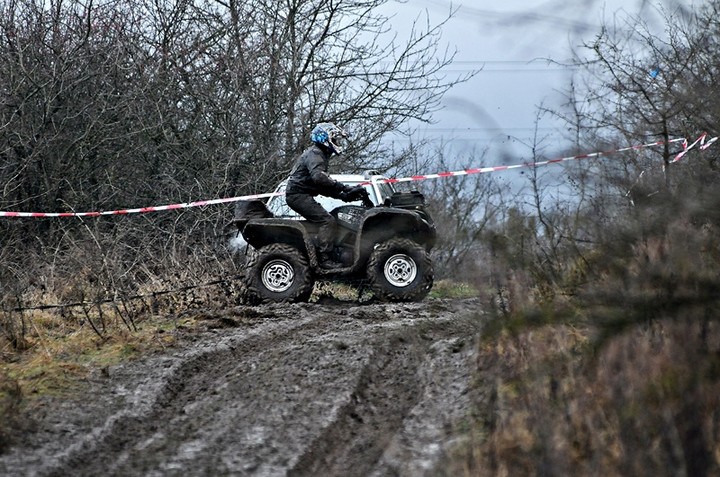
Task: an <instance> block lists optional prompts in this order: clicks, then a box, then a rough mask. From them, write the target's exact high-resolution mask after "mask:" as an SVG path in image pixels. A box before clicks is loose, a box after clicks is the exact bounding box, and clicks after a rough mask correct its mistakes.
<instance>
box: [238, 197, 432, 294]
mask: <svg viewBox="0 0 720 477" xmlns="http://www.w3.org/2000/svg"><path fill="white" fill-rule="evenodd" d="M330 213H331V214H332V215H333V217H335V219H336V221H337V234H336V239H335V241H334V249H333V251H332V258H333V260H334V261H336V262H338V263H340V264H341V265H342V266H341V267H340V268H330V269H326V268H322V267H321V266H320V265H319V263H318V254H317V252H316V235H317V226H316V225H314V224H312V223H310V222H307V221H305V220H293V219H286V218H276V217H274V216H273V214H272V213H271V212H270V210H269V209H268V208H267V207H266V205H265V204H264V203H263V202H261V201H241V202H238V203H237V205H236V207H235V218H234V223H235V224H236V226H237V228H238V231H239V233H241V234H242V236H243V238H244V239H245V241H247V243H248V244H249V245H250V246H251V247H252V249H254V251H253V252H252V253H251V257H250V259H249V261H248V263H247V267H246V275H245V277H244V282H245V290H244V293H245V301H246V302H247V303H250V304H257V303H267V302H302V301H308V300H309V298H310V295H311V294H312V291H313V287H314V285H315V280H316V279H321V280H324V281H339V282H348V283H358V284H360V285H367V286H369V288H370V289H371V290H372V291H373V293H374V296H375V297H376V298H378V299H380V300H382V301H420V300H422V299H423V298H424V297H425V296H426V295H427V294H428V293H429V291H430V289H431V288H432V285H433V266H432V262H431V260H430V255H429V252H430V250H431V248H432V247H433V245H434V244H435V240H436V231H435V226H434V225H433V222H432V219H431V218H430V216H429V215H428V214H427V212H426V210H425V199H424V197H423V195H422V194H420V193H418V192H417V191H413V192H410V193H398V192H395V193H394V194H392V196H390V197H387V198H386V199H385V201H384V203H383V204H381V205H377V206H375V205H374V204H373V203H372V202H370V203H366V204H365V205H362V206H361V205H352V204H348V205H341V206H339V207H337V208H335V209H333V210H332V211H331V212H330Z"/></svg>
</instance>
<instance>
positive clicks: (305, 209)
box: [285, 123, 370, 268]
mask: <svg viewBox="0 0 720 477" xmlns="http://www.w3.org/2000/svg"><path fill="white" fill-rule="evenodd" d="M346 137H347V133H346V132H345V131H344V130H343V129H341V128H339V127H337V126H336V125H334V124H332V123H320V124H318V125H317V126H315V129H313V130H312V133H311V135H310V140H311V141H312V143H313V144H312V145H311V146H310V147H309V148H307V149H306V150H305V151H304V152H303V153H302V154H301V155H300V157H298V158H297V160H296V161H295V165H294V166H293V169H292V172H291V173H290V178H289V179H288V183H287V187H286V189H285V201H286V202H287V205H288V206H290V208H291V209H293V210H294V211H295V212H297V213H298V214H300V215H302V216H303V217H304V218H305V219H307V221H308V222H311V223H314V224H318V225H319V226H320V228H319V229H318V235H317V250H318V254H319V257H318V261H319V262H320V266H321V267H323V268H338V267H341V266H342V265H341V264H340V263H337V262H335V261H334V260H332V258H331V256H330V253H331V252H332V248H333V239H334V237H335V218H334V217H333V216H332V215H330V214H329V213H328V212H327V211H326V210H325V209H324V208H323V207H322V206H321V205H320V204H319V203H318V202H317V201H316V200H315V199H314V197H315V196H317V195H324V196H327V197H333V198H335V199H340V200H342V201H344V202H352V201H354V200H358V199H363V202H364V203H366V204H367V203H368V202H369V201H370V200H369V196H368V193H367V191H366V190H365V188H364V187H363V186H356V187H351V186H348V185H345V184H343V183H341V182H338V181H336V180H334V179H332V178H331V177H330V176H329V175H328V173H327V170H328V161H329V160H330V157H331V156H333V155H335V154H340V153H342V147H341V146H340V145H339V141H340V140H341V139H343V138H346Z"/></svg>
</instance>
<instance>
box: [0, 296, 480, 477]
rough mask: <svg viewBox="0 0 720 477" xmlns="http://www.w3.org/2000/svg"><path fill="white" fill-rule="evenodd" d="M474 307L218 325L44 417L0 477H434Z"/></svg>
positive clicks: (97, 383)
mask: <svg viewBox="0 0 720 477" xmlns="http://www.w3.org/2000/svg"><path fill="white" fill-rule="evenodd" d="M479 306H480V305H479V302H477V301H475V300H426V301H425V302H423V303H413V304H369V305H358V304H354V303H328V304H298V305H267V306H262V307H255V308H248V307H239V308H235V309H232V310H227V311H226V312H225V313H224V316H219V317H218V318H217V320H218V323H225V325H226V326H225V327H220V328H217V329H214V330H209V331H207V332H204V333H199V334H197V335H193V337H192V338H187V342H186V343H184V345H183V346H182V347H180V348H179V349H174V350H173V351H172V352H169V353H168V354H165V355H157V356H153V357H151V358H147V359H145V360H142V361H137V362H132V363H128V364H124V365H121V366H116V367H113V368H110V369H109V372H108V373H103V374H100V373H98V375H97V376H95V377H94V378H93V379H92V382H91V383H90V391H89V392H88V393H87V394H86V395H85V396H84V397H83V398H82V399H79V400H70V401H66V402H64V403H62V404H60V405H55V406H53V408H52V409H48V410H46V412H45V415H42V416H39V417H38V429H37V432H35V433H34V434H32V436H30V437H29V438H28V440H27V441H25V442H22V443H21V444H20V445H19V446H18V447H15V448H11V449H10V451H9V452H7V453H6V454H4V455H2V456H0V475H13V476H22V475H42V476H45V475H57V476H60V475H63V476H64V475H72V476H81V475H82V476H85V475H86V476H99V475H114V476H136V475H147V476H167V475H173V476H174V475H177V476H187V475H208V476H216V475H248V476H284V475H289V476H302V475H307V476H391V475H392V476H395V475H401V476H422V475H441V474H442V469H441V467H442V459H443V456H444V455H445V453H446V451H447V450H448V449H450V448H451V446H452V445H453V443H454V439H455V438H456V436H457V432H456V430H457V428H458V426H461V425H462V424H463V421H464V420H465V418H466V416H467V415H468V412H469V409H468V408H469V406H468V403H469V400H470V396H469V390H470V388H469V386H470V381H471V372H472V367H473V365H474V359H475V353H476V346H475V340H476V338H477V336H478V334H479V332H480V328H481V325H482V321H483V318H482V314H481V312H480V310H479Z"/></svg>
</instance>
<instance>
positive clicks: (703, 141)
mask: <svg viewBox="0 0 720 477" xmlns="http://www.w3.org/2000/svg"><path fill="white" fill-rule="evenodd" d="M717 140H718V138H717V137H713V138H711V139H709V140H708V139H707V134H706V133H705V134H703V135H701V136H700V137H699V138H697V140H695V142H693V143H692V144H690V145H688V141H687V139H685V138H679V139H671V140H669V141H658V142H653V143H649V144H641V145H636V146H629V147H624V148H620V149H614V150H611V151H602V152H593V153H590V154H580V155H577V156H569V157H562V158H559V159H551V160H548V161H538V162H525V163H522V164H513V165H509V166H491V167H478V168H472V169H464V170H460V171H452V172H440V173H437V174H425V175H417V176H409V177H401V178H391V179H385V180H383V181H381V182H386V183H389V184H395V183H400V182H417V181H422V180H426V179H440V178H444V177H456V176H466V175H471V174H484V173H488V172H500V171H508V170H512V169H520V168H528V167H529V168H536V167H542V166H547V165H550V164H559V163H561V162H568V161H576V160H580V159H590V158H594V157H601V156H609V155H612V154H619V153H622V152H627V151H634V150H639V149H646V148H650V147H655V146H662V145H664V144H671V143H678V142H682V143H683V151H682V152H680V153H679V154H678V155H677V156H676V157H675V158H674V159H673V161H672V162H677V161H679V160H680V159H682V158H683V157H684V156H685V155H686V154H687V153H688V152H690V151H691V150H692V149H693V148H695V147H696V146H698V145H699V148H700V149H701V150H705V149H707V148H708V147H710V146H711V145H712V144H713V143H715V142H716V141H717ZM282 194H283V193H282V192H269V193H265V194H255V195H245V196H240V197H228V198H224V199H211V200H198V201H195V202H184V203H182V204H170V205H159V206H154V207H141V208H137V209H119V210H108V211H101V212H9V211H0V217H100V216H103V215H129V214H143V213H147V212H159V211H163V210H177V209H188V208H191V207H202V206H206V205H215V204H227V203H230V202H237V201H240V200H253V199H266V198H269V197H274V196H277V195H282Z"/></svg>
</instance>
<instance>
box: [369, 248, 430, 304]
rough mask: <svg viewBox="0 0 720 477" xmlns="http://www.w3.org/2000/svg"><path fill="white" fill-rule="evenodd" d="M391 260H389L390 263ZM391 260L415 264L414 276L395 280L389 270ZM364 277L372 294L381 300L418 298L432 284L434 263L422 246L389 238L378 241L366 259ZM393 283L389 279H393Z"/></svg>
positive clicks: (403, 264)
mask: <svg viewBox="0 0 720 477" xmlns="http://www.w3.org/2000/svg"><path fill="white" fill-rule="evenodd" d="M389 262H390V263H389ZM393 262H397V264H398V265H399V266H401V267H402V266H408V267H409V268H410V269H412V268H413V267H414V278H412V280H411V281H410V282H408V283H398V281H399V280H398V278H400V276H399V275H398V276H396V277H394V278H393V276H392V272H388V271H387V270H388V267H390V268H392V265H393ZM367 278H368V281H369V283H370V288H371V289H372V291H373V293H374V294H375V296H376V297H377V298H378V299H380V300H382V301H420V300H422V299H423V298H425V297H426V296H427V294H428V293H430V289H431V288H432V286H433V280H434V275H433V266H432V261H431V260H430V255H429V254H428V252H427V251H426V250H425V248H424V247H423V246H421V245H419V244H417V243H416V242H413V241H412V240H409V239H392V240H388V241H387V242H384V243H382V244H380V245H378V246H377V247H376V248H375V250H373V252H372V254H371V255H370V259H369V260H368V265H367ZM393 280H394V281H396V283H395V284H394V283H392V281H393Z"/></svg>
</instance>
